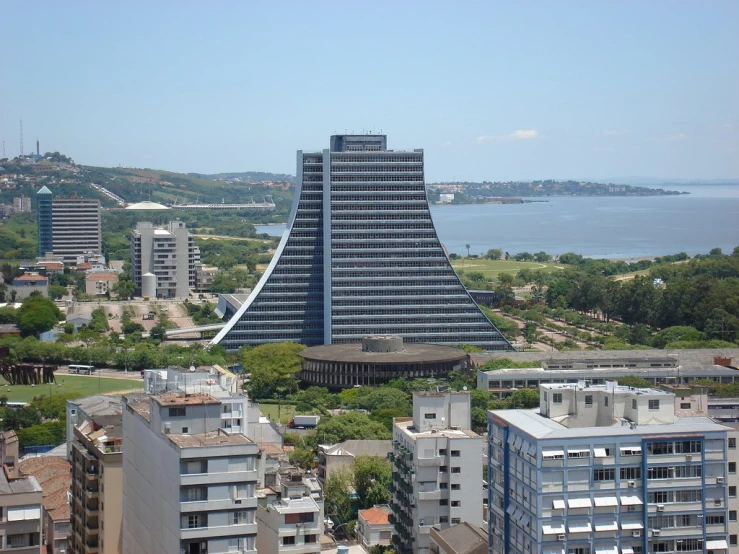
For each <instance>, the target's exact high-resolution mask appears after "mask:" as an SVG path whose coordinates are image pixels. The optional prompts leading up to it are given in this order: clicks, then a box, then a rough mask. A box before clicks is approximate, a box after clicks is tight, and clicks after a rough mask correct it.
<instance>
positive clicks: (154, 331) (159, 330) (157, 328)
mask: <svg viewBox="0 0 739 554" xmlns="http://www.w3.org/2000/svg"><path fill="white" fill-rule="evenodd" d="M166 333H167V328H166V327H165V326H164V324H163V323H161V322H159V323H157V324H156V325H154V327H152V328H151V331H149V337H150V338H152V339H155V340H158V341H160V342H161V341H163V340H164V337H165V335H166Z"/></svg>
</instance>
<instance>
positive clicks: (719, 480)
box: [716, 477, 724, 485]
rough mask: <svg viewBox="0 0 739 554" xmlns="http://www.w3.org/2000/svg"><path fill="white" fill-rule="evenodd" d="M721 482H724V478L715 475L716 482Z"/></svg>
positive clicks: (720, 483)
mask: <svg viewBox="0 0 739 554" xmlns="http://www.w3.org/2000/svg"><path fill="white" fill-rule="evenodd" d="M723 483H724V478H723V477H716V484H717V485H722V484H723Z"/></svg>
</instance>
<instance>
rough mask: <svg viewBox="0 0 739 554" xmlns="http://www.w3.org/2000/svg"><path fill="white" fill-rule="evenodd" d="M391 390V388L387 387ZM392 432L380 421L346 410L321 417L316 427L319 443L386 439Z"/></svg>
mask: <svg viewBox="0 0 739 554" xmlns="http://www.w3.org/2000/svg"><path fill="white" fill-rule="evenodd" d="M388 390H392V389H388ZM390 438H392V433H390V431H388V430H387V429H386V428H385V427H384V426H383V425H382V424H381V423H378V422H377V421H372V420H371V419H370V418H369V416H367V415H365V414H363V413H362V412H348V413H346V414H341V415H337V416H333V417H328V418H321V421H320V422H319V423H318V427H317V428H316V439H317V440H318V443H319V444H337V443H339V442H344V441H346V440H375V439H383V440H387V439H390Z"/></svg>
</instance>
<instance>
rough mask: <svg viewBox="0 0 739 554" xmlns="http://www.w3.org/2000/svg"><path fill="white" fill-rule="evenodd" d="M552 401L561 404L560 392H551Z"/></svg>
mask: <svg viewBox="0 0 739 554" xmlns="http://www.w3.org/2000/svg"><path fill="white" fill-rule="evenodd" d="M552 402H553V403H555V404H561V403H562V393H561V392H555V393H554V394H552Z"/></svg>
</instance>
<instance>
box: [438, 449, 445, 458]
mask: <svg viewBox="0 0 739 554" xmlns="http://www.w3.org/2000/svg"><path fill="white" fill-rule="evenodd" d="M439 456H446V448H439Z"/></svg>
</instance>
